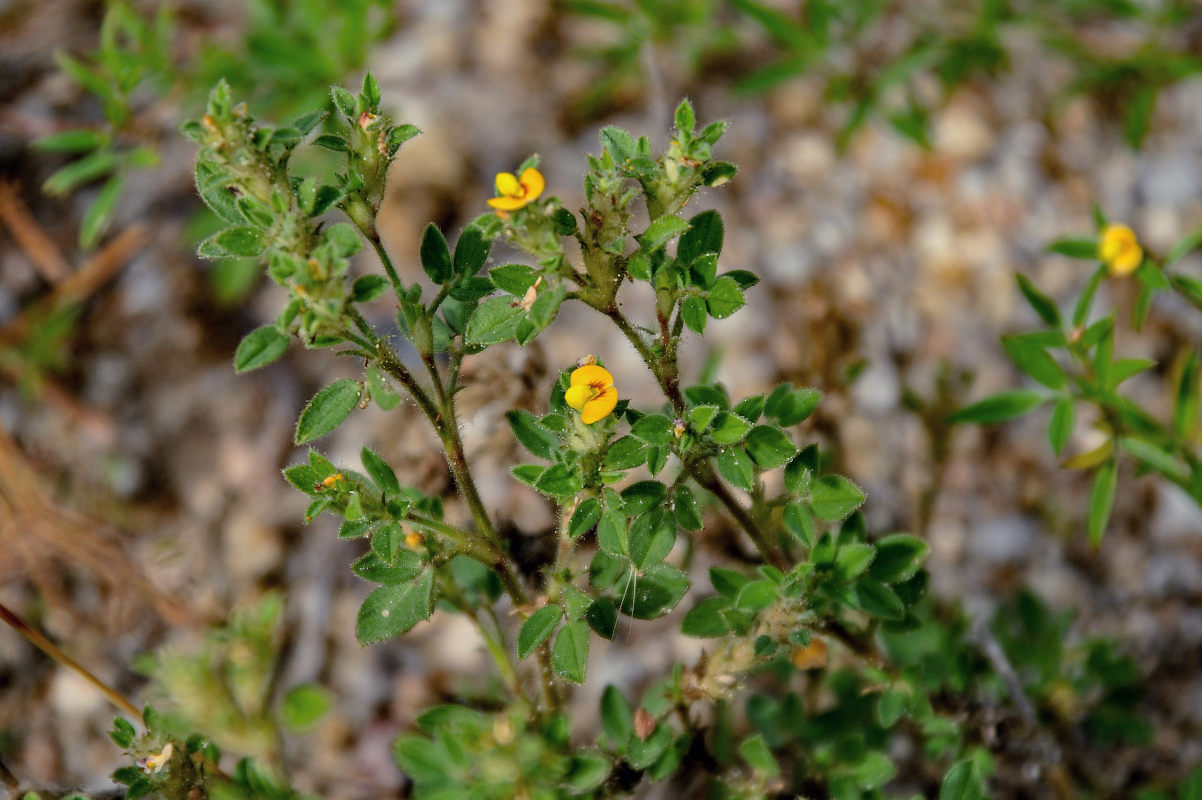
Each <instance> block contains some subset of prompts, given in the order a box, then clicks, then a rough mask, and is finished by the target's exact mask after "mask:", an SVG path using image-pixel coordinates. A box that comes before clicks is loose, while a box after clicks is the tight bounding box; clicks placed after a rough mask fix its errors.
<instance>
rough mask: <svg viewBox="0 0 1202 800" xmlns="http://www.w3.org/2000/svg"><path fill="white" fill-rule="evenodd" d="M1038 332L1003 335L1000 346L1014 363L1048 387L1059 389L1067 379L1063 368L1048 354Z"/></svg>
mask: <svg viewBox="0 0 1202 800" xmlns="http://www.w3.org/2000/svg"><path fill="white" fill-rule="evenodd" d="M1039 336H1040V334H1034V335H1033V336H1032V335H1025V334H1020V335H1018V336H1003V337H1002V348H1003V349H1004V350H1005V351H1006V353H1007V355H1009V356H1010V358H1011V359H1012V360H1013V361H1014V363H1015V364H1016V365H1017V366H1018V368H1019V369H1021V370H1022V371H1023V372H1025V373H1026V374H1027V375H1029V376H1031V377H1032V378H1034V379H1035V380H1037V381H1039V382H1040V383H1042V384H1043V385H1044V386H1046V387H1048V388H1049V389H1060V388H1062V387H1063V386H1064V384H1065V383H1066V382H1067V381H1068V376H1067V375H1065V374H1064V369H1063V368H1062V367H1061V366H1060V365H1059V364H1057V363H1056V359H1054V358H1052V356H1051V355H1049V354H1048V352H1047V350H1045V349H1044V348H1043V346H1042V345H1041V344H1040V340H1039V339H1038V338H1037V337H1039Z"/></svg>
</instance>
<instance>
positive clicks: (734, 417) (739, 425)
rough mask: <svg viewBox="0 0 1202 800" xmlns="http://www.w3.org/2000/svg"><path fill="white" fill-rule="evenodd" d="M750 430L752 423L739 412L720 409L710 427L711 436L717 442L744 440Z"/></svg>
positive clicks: (732, 442)
mask: <svg viewBox="0 0 1202 800" xmlns="http://www.w3.org/2000/svg"><path fill="white" fill-rule="evenodd" d="M749 430H751V423H750V422H748V421H747V420H745V419H743V418H742V417H740V416H739V415H738V414H734V413H732V412H730V411H720V412H718V415H717V416H716V417H714V422H713V426H712V427H711V428H710V438H711V439H713V440H714V442H716V443H717V444H736V443H738V442H741V441H743V437H744V436H746V435H747V431H749Z"/></svg>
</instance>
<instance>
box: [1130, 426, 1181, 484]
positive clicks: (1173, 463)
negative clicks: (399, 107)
mask: <svg viewBox="0 0 1202 800" xmlns="http://www.w3.org/2000/svg"><path fill="white" fill-rule="evenodd" d="M1119 446H1121V447H1122V448H1123V449H1124V450H1126V451H1127V452H1128V453H1130V454H1131V455H1133V456H1135V457H1136V458H1137V459H1139V460H1140V462H1142V463H1143V464H1144V465H1145V466H1147V467H1149V468H1150V469H1153V470H1155V471H1156V472H1159V473H1160V474H1161V475H1164V476H1165V477H1166V478H1169V479H1170V480H1174V481H1177V482H1178V483H1185V482H1186V481H1188V480H1189V471H1188V470H1186V468H1185V466H1184V465H1182V464H1181V462H1180V461H1179V460H1178V459H1177V456H1175V455H1173V454H1172V453H1170V452H1169V451H1168V450H1165V449H1164V448H1162V447H1161V446H1160V445H1157V444H1154V443H1153V442H1148V441H1145V440H1143V439H1136V438H1133V437H1124V438H1122V439H1119Z"/></svg>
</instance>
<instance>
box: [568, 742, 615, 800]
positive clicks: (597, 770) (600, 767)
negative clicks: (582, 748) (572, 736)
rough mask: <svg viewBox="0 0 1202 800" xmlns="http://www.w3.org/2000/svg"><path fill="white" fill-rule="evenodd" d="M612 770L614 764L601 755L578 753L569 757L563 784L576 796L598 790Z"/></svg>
mask: <svg viewBox="0 0 1202 800" xmlns="http://www.w3.org/2000/svg"><path fill="white" fill-rule="evenodd" d="M612 770H613V762H611V761H610V760H609V759H608V758H606V757H605V756H604V755H602V754H601V753H591V752H579V751H577V752H575V753H572V755H571V756H569V757H568V761H567V771H566V772H565V773H564V776H563V782H564V785H565V786H566V787H567V788H568V789H571V790H572V795H573V796H576V795H577V794H583V793H586V792H589V791H592V790H594V789H596V788H598V787H599V786H600V785H601V784H602V783H604V782H605V779H606V778H607V777H609V773H610V772H611V771H612Z"/></svg>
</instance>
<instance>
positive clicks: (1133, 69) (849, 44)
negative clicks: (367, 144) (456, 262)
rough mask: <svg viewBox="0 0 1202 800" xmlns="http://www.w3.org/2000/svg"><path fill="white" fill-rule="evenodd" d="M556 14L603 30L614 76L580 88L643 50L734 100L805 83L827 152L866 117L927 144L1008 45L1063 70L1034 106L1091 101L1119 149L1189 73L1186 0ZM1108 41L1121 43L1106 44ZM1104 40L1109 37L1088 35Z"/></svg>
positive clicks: (1004, 60) (734, 6)
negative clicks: (815, 95)
mask: <svg viewBox="0 0 1202 800" xmlns="http://www.w3.org/2000/svg"><path fill="white" fill-rule="evenodd" d="M563 5H564V8H565V9H566V10H568V11H572V12H576V13H579V14H582V15H587V16H589V17H591V18H594V19H598V20H605V21H609V22H610V23H612V25H613V36H614V39H615V41H614V42H613V43H612V44H611V45H609V46H608V47H606V48H604V49H601V50H600V51H599V52H598V53H596V54H595V55H596V57H598V58H599V59H600V60H601V62H602V63H603V64H605V69H606V72H607V74H612V75H613V76H614V77H613V78H612V79H610V78H607V79H606V80H605V81H602V82H599V83H598V84H597V85H596V87H595V88H594V92H596V93H604V92H612V93H617V91H618V87H619V86H620V85H621V84H620V83H619V80H620V79H619V78H618V76H619V75H628V74H633V73H634V72H635V71H636V70H638V69H639V68H640V66H641V64H642V62H640V61H639V59H638V57H637V56H638V53H639V51H640V49H641V48H642V47H643V46H644V45H645V44H646V43H647V42H652V43H655V44H657V45H660V46H661V47H662V50H663V51H664V52H669V53H673V54H676V53H679V52H683V53H684V54H685V55H684V56H683V57H682V58H681V66H682V67H683V68H684V69H686V70H687V72H688V74H689V75H691V76H696V77H702V76H704V79H705V80H706V81H713V80H718V79H720V78H721V76H722V75H725V74H735V75H736V76H737V77H736V80H735V86H736V87H737V88H738V89H741V90H743V91H747V92H762V91H765V90H768V89H770V88H772V87H775V86H777V85H778V84H780V83H782V82H785V81H789V80H794V79H797V78H802V77H805V78H816V79H817V80H818V81H819V82H820V83H821V85H822V86H823V89H824V100H825V102H826V104H827V105H835V106H839V107H841V108H843V109H845V110H844V113H843V122H842V125H841V127H840V130H839V132H838V135H837V139H836V140H837V142H838V144H839V146H840V147H841V148H843V147H846V146H847V144H848V143H849V142H850V141H851V139H852V137H853V136H854V135H855V133H856V132H857V131H859V130H860V129H861V128H862V127H863V126H864V124H865V123H867V122H868V121H869V120H872V119H875V118H880V119H883V120H884V121H885V122H887V123H888V124H889V125H890V126H891V127H892V128H893V129H894V130H895V131H897V132H898V133H899V134H901V135H902V136H904V137H906V138H907V139H910V140H912V141H914V142H915V143H916V144H918V145H920V146H921V147H923V148H929V147H930V146H931V132H930V119H931V115H932V114H933V113H934V112H935V111H937V110H938V109H939V108H940V107H941V106H942V105H943V104H944V103H945V102H946V100H947V99H948V98H949V97H950V96H951V95H952V93H953V92H954V91H955V90H956V89H957V88H958V87H960V86H963V85H965V84H971V83H973V82H976V81H982V80H996V79H999V78H1001V77H1002V76H1003V75H1004V74H1005V73H1006V72H1007V71H1008V70H1009V69H1010V66H1011V63H1012V60H1013V58H1014V56H1013V49H1012V48H1013V47H1014V42H1015V40H1016V36H1017V37H1018V38H1020V39H1021V38H1027V39H1034V40H1035V41H1036V42H1037V43H1038V44H1039V45H1040V46H1042V47H1043V48H1044V51H1045V52H1046V53H1047V54H1049V55H1050V56H1053V57H1055V58H1058V59H1060V60H1063V61H1065V62H1067V64H1068V66H1069V68H1070V69H1071V70H1072V75H1073V77H1072V78H1071V79H1070V80H1069V81H1068V82H1067V83H1066V85H1065V86H1064V87H1063V88H1062V89H1061V91H1060V93H1059V95H1058V96H1057V97H1053V98H1048V100H1049V101H1050V103H1051V105H1053V106H1055V105H1058V104H1061V103H1063V102H1064V101H1065V100H1066V99H1068V98H1070V97H1072V96H1074V95H1078V94H1088V95H1090V96H1092V97H1094V98H1096V99H1097V100H1098V101H1099V102H1101V103H1102V104H1103V105H1104V107H1105V108H1107V109H1108V110H1109V109H1112V110H1113V113H1107V115H1106V116H1107V117H1108V118H1116V119H1121V120H1122V121H1123V128H1124V134H1125V137H1126V139H1127V141H1128V142H1129V143H1130V145H1131V146H1132V147H1139V146H1140V145H1141V144H1142V142H1143V140H1144V138H1145V136H1146V135H1147V132H1148V128H1149V124H1150V121H1151V118H1152V114H1153V111H1154V110H1155V105H1156V99H1157V96H1158V94H1159V93H1160V92H1161V91H1162V90H1164V89H1165V88H1167V87H1169V86H1172V85H1173V84H1175V83H1178V82H1180V81H1182V80H1185V79H1187V78H1191V77H1193V76H1194V75H1196V74H1197V73H1198V72H1199V71H1200V70H1202V59H1199V58H1198V57H1197V56H1196V55H1195V54H1194V52H1193V50H1192V48H1191V45H1190V43H1189V40H1188V33H1187V32H1186V28H1187V24H1186V23H1188V22H1189V21H1191V20H1193V19H1194V18H1195V14H1196V8H1195V7H1194V6H1193V5H1192V4H1191V3H1189V2H1187V1H1186V0H1163V2H1152V3H1134V2H1126V1H1125V0H1120V1H1119V2H1113V3H1110V2H1107V3H1083V2H1080V0H1052V2H1024V1H1023V0H976V1H975V2H972V3H962V2H947V1H946V0H930V1H929V2H919V3H914V2H901V0H873V1H872V2H857V3H844V2H837V1H836V0H805V2H797V3H791V4H783V6H784V7H782V4H781V3H770V2H761V1H760V0H726V2H717V0H714V1H713V2H697V0H691V1H690V0H679V1H678V2H667V1H666V2H658V3H655V2H642V1H641V0H611V1H610V2H601V1H600V0H598V1H595V2H594V1H592V0H590V2H573V1H572V0H564V3H563ZM789 6H791V7H792V8H793V9H795V10H789V8H788V7H789ZM1119 32H1121V33H1122V36H1115V35H1114V34H1116V33H1119ZM1106 35H1110V38H1109V39H1103V38H1100V37H1105V36H1106ZM732 37H733V39H734V40H733V41H732ZM1130 39H1134V42H1132V41H1130ZM707 59H712V60H715V61H716V60H719V59H720V60H721V64H722V67H721V69H720V70H717V69H716V70H706V68H705V65H706V63H707ZM765 62H766V63H765ZM732 65H736V66H735V69H734V70H733V71H732ZM594 103H595V104H596V103H597V101H594Z"/></svg>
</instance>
